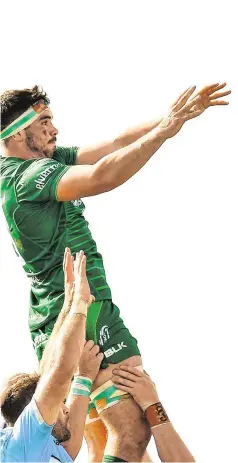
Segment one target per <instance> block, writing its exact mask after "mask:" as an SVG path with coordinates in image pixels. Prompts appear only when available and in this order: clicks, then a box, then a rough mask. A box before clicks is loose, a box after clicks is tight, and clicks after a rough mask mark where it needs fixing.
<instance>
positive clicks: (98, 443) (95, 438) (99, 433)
mask: <svg viewBox="0 0 238 463" xmlns="http://www.w3.org/2000/svg"><path fill="white" fill-rule="evenodd" d="M84 437H85V439H86V442H87V446H88V458H89V462H90V463H93V462H99V461H102V459H103V455H104V449H105V447H106V443H107V428H106V426H105V424H104V423H103V422H102V420H100V418H99V419H98V420H96V421H94V422H93V423H89V424H86V426H85V430H84Z"/></svg>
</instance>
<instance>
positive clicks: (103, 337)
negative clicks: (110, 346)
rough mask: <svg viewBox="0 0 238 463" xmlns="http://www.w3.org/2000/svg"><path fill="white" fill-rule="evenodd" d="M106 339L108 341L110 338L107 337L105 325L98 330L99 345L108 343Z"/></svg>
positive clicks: (107, 330) (107, 332) (107, 331)
mask: <svg viewBox="0 0 238 463" xmlns="http://www.w3.org/2000/svg"><path fill="white" fill-rule="evenodd" d="M108 339H110V336H109V329H108V326H107V325H104V326H103V327H102V328H101V329H100V338H99V344H100V346H103V344H105V342H106V341H108Z"/></svg>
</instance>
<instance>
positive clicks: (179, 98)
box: [173, 87, 193, 106]
mask: <svg viewBox="0 0 238 463" xmlns="http://www.w3.org/2000/svg"><path fill="white" fill-rule="evenodd" d="M191 88H193V87H188V88H187V89H186V90H185V91H184V92H183V93H181V94H180V95H179V97H178V98H177V100H175V102H174V104H173V106H175V105H176V104H178V102H179V101H180V100H181V98H183V97H184V95H185V94H186V93H187V92H188V91H189V90H190V89H191Z"/></svg>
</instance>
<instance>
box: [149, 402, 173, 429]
mask: <svg viewBox="0 0 238 463" xmlns="http://www.w3.org/2000/svg"><path fill="white" fill-rule="evenodd" d="M145 417H146V419H147V421H148V423H149V424H150V426H151V428H154V427H155V426H161V425H163V424H166V423H169V422H170V421H169V418H168V415H167V413H166V411H165V409H164V407H163V405H162V403H161V402H156V403H154V404H152V405H150V406H149V407H148V408H147V409H146V410H145Z"/></svg>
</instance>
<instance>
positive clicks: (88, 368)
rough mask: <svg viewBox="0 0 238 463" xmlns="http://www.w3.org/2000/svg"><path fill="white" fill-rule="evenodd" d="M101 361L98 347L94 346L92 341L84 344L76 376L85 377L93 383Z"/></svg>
mask: <svg viewBox="0 0 238 463" xmlns="http://www.w3.org/2000/svg"><path fill="white" fill-rule="evenodd" d="M102 360H103V354H102V353H101V352H100V348H99V346H98V345H97V344H94V342H93V341H87V342H85V345H84V348H83V352H82V354H81V357H80V360H79V367H78V370H77V372H76V375H80V376H86V377H87V378H90V379H91V380H92V381H94V380H95V378H96V377H97V375H98V372H99V369H100V365H101V363H102Z"/></svg>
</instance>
